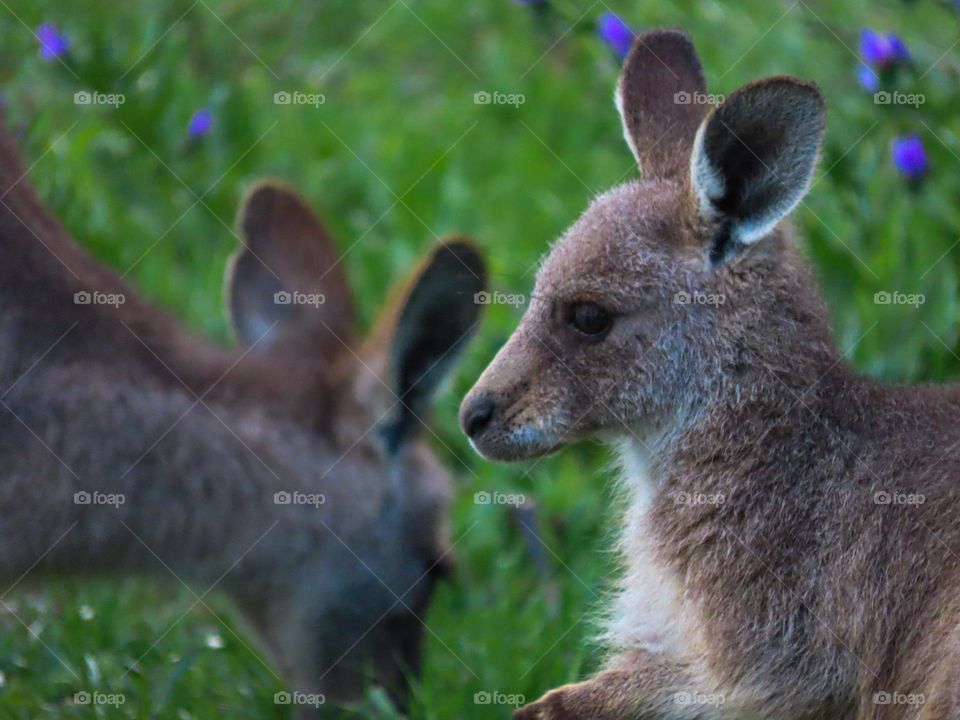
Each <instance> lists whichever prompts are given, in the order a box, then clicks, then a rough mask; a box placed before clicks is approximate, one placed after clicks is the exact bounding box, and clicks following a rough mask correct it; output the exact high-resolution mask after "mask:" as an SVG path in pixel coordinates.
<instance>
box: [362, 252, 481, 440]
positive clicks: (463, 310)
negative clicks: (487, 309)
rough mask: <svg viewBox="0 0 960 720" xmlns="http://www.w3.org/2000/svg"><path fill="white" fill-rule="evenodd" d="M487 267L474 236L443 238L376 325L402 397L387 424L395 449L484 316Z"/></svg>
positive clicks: (395, 390) (377, 338) (377, 337)
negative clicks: (389, 310) (482, 314)
mask: <svg viewBox="0 0 960 720" xmlns="http://www.w3.org/2000/svg"><path fill="white" fill-rule="evenodd" d="M486 287H487V274H486V267H485V264H484V261H483V258H482V257H481V255H480V253H479V252H478V250H477V249H476V247H475V246H474V245H473V243H471V242H470V241H468V240H466V239H464V238H451V239H447V240H444V241H443V242H441V243H439V244H438V245H437V246H436V247H435V248H434V249H433V251H432V252H431V253H430V255H429V256H428V257H427V258H426V259H425V260H424V261H423V263H422V264H421V265H420V267H419V268H418V269H417V270H416V271H415V272H414V273H413V274H412V276H411V277H410V279H409V280H408V281H407V283H406V284H405V286H404V289H403V290H402V293H401V297H400V300H399V302H398V303H396V304H395V305H393V307H394V308H395V310H394V312H393V313H392V314H391V315H390V316H389V317H387V318H385V319H384V320H383V321H382V322H381V323H380V326H379V327H378V328H377V330H375V331H374V336H375V341H374V344H375V345H377V346H384V347H385V349H386V364H387V372H388V375H389V377H390V384H391V386H392V387H391V389H392V390H393V393H394V394H395V395H396V397H397V399H399V403H398V404H397V407H396V408H395V413H394V414H393V416H392V417H390V418H389V422H388V423H387V425H386V428H385V436H386V440H387V445H388V447H389V448H390V449H391V451H393V450H396V449H397V448H399V447H400V445H401V444H402V443H403V442H404V441H405V440H407V439H408V438H409V437H411V436H412V435H413V433H414V432H415V431H416V430H417V429H418V428H419V427H420V426H421V420H420V418H421V417H422V415H423V413H424V412H426V410H427V409H428V407H429V405H430V401H431V400H432V398H433V395H434V392H435V391H436V389H437V386H438V385H439V384H440V382H441V381H442V380H443V379H444V378H445V377H446V375H447V373H448V372H449V371H450V369H451V368H452V367H453V365H454V362H455V361H456V359H457V357H458V355H459V353H460V351H461V350H462V349H463V348H464V347H465V346H466V344H467V341H468V340H469V339H470V336H471V335H472V334H473V332H474V331H475V330H476V328H477V325H478V324H479V322H480V315H481V311H482V308H483V303H482V302H480V301H479V300H478V297H477V296H478V294H481V293H483V292H484V291H485V290H486Z"/></svg>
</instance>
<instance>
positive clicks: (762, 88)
mask: <svg viewBox="0 0 960 720" xmlns="http://www.w3.org/2000/svg"><path fill="white" fill-rule="evenodd" d="M826 112H827V111H826V105H825V103H824V99H823V95H822V94H821V93H820V90H819V89H818V88H817V86H816V85H814V84H813V83H808V82H804V81H802V80H797V79H795V78H789V77H773V78H768V79H766V80H760V81H758V82H754V83H750V84H748V85H745V86H744V87H742V88H741V89H740V90H738V91H737V92H735V93H733V94H732V95H731V96H730V97H728V98H727V99H726V101H725V102H724V103H723V104H722V105H720V106H719V107H717V108H716V109H715V110H714V111H713V112H711V113H710V115H708V116H707V118H706V119H705V120H704V121H703V124H702V125H701V126H700V129H699V130H698V131H697V137H696V140H695V142H694V146H693V153H692V156H691V159H690V179H691V186H692V188H693V193H694V195H695V198H696V201H697V205H698V207H699V212H700V215H701V217H702V218H703V220H705V221H706V222H708V223H711V224H716V226H717V227H718V228H719V230H718V234H717V235H716V237H714V239H713V241H712V247H711V248H710V250H709V253H710V258H711V260H712V261H713V262H714V263H715V264H716V263H719V262H722V261H723V260H725V259H726V258H727V257H729V256H730V255H732V254H733V253H735V252H736V250H737V249H738V248H742V247H744V246H747V245H751V244H753V243H755V242H757V241H758V240H760V239H761V238H763V237H764V236H765V235H767V234H768V233H769V232H770V231H771V230H772V229H773V228H774V226H775V225H776V224H777V223H778V222H780V221H781V220H782V219H783V218H784V217H786V216H787V215H788V214H789V213H790V212H791V211H792V210H793V209H794V208H795V207H796V206H797V204H798V203H799V202H800V201H801V200H802V199H803V196H804V195H805V194H806V192H807V190H808V189H809V187H810V181H811V180H812V179H813V172H814V169H815V168H816V165H817V160H818V158H819V155H820V145H821V142H822V140H823V132H824V127H825V125H826Z"/></svg>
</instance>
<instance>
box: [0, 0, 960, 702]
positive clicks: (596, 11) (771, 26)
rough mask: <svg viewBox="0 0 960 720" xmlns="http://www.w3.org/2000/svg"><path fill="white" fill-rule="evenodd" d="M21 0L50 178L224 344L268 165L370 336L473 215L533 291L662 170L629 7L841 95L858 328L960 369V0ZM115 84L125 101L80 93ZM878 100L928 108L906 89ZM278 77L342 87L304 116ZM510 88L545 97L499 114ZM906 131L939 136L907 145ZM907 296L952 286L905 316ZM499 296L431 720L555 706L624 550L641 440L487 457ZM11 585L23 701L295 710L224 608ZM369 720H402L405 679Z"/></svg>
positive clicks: (109, 250) (19, 53)
mask: <svg viewBox="0 0 960 720" xmlns="http://www.w3.org/2000/svg"><path fill="white" fill-rule="evenodd" d="M2 5H3V7H0V28H2V32H3V34H2V37H3V43H2V46H0V78H2V85H0V92H2V100H3V103H4V105H5V106H6V108H7V116H8V122H10V124H11V125H12V126H13V127H14V129H15V131H16V132H17V134H18V136H19V137H20V139H21V145H22V147H23V148H24V149H25V151H26V154H27V157H28V158H29V160H28V164H32V163H35V165H33V167H32V169H31V173H30V174H31V178H32V180H33V182H34V183H35V184H36V186H37V188H38V189H39V192H40V195H41V196H42V198H43V199H44V200H45V201H46V202H47V204H48V205H49V206H50V207H51V208H52V209H53V210H54V211H55V212H56V213H57V215H58V216H59V217H60V218H62V220H63V222H64V223H65V224H66V226H67V227H68V228H69V229H70V231H71V232H72V233H73V235H74V236H75V237H76V238H77V239H78V240H79V241H80V242H81V243H82V244H83V245H84V246H85V247H87V248H88V249H89V250H90V252H92V253H94V254H95V255H96V256H97V257H99V258H101V259H102V260H103V261H104V262H106V263H108V264H110V265H111V266H113V267H115V268H117V269H118V270H119V271H120V272H125V273H128V274H127V277H128V279H129V280H130V281H131V282H132V283H134V284H135V285H136V286H137V287H138V288H139V289H140V291H142V293H143V294H145V295H146V296H148V297H149V298H151V299H153V300H155V301H156V302H157V303H160V304H162V305H165V306H168V307H170V308H172V309H173V310H175V311H176V312H177V313H179V315H180V316H182V317H183V319H184V320H185V322H187V323H188V324H190V325H191V326H194V327H195V328H197V330H198V331H199V332H201V333H203V334H204V335H206V336H208V337H210V338H213V339H215V340H216V341H220V342H229V333H228V329H227V324H226V321H225V318H224V314H223V311H222V307H223V298H222V289H221V283H222V276H223V269H224V263H225V261H226V258H227V256H228V255H229V254H230V253H231V252H232V251H233V250H234V249H235V248H236V246H237V239H236V238H235V236H234V235H233V232H232V228H233V218H234V214H235V212H236V208H237V205H238V202H239V199H240V197H241V195H242V192H243V190H244V188H245V187H247V186H248V185H249V184H250V183H251V182H253V181H255V180H256V179H258V178H260V177H262V176H275V177H279V178H282V179H285V180H287V181H288V182H290V183H291V184H293V185H295V186H296V187H298V188H299V189H300V190H301V191H302V192H303V193H304V195H305V196H306V197H307V198H309V200H310V201H311V203H312V204H313V206H314V207H315V208H316V210H317V211H318V212H319V213H320V214H321V216H322V217H323V218H324V219H325V220H326V222H327V224H328V226H329V228H330V230H331V231H332V232H333V234H334V236H335V237H336V238H337V240H338V242H339V245H340V248H341V250H342V251H343V252H344V253H346V255H345V260H344V262H345V266H346V268H347V270H348V273H349V275H350V278H351V280H352V282H353V285H354V288H355V289H356V293H357V296H358V298H359V300H360V310H361V315H362V321H363V323H364V326H367V325H368V324H369V323H370V322H371V320H372V319H373V318H374V317H375V315H376V313H377V312H378V307H379V305H380V303H381V301H382V300H383V298H384V296H385V288H386V287H387V285H389V284H390V283H392V282H394V281H395V280H397V279H398V278H399V277H400V276H402V274H403V273H404V272H405V271H406V270H407V269H409V268H410V267H411V266H412V265H413V264H414V262H415V260H416V259H417V257H418V256H420V255H421V254H422V253H423V252H424V251H425V250H426V249H427V247H428V246H429V245H430V244H431V243H433V242H434V241H435V238H436V237H437V236H442V235H443V234H445V233H448V232H454V231H458V232H466V233H469V234H471V235H473V236H474V237H475V238H477V240H478V242H479V243H480V244H481V245H482V246H483V247H484V248H485V250H486V252H487V254H488V256H489V259H490V263H491V264H492V267H493V270H494V273H495V274H494V278H495V285H496V289H497V290H499V291H502V292H506V293H518V294H522V295H528V294H529V292H530V289H531V287H532V282H533V274H534V270H535V267H536V264H537V262H538V259H539V258H540V257H541V256H542V254H543V253H544V252H545V251H546V250H547V249H548V247H549V244H550V242H551V241H552V239H553V238H555V237H556V236H557V235H558V234H559V233H560V232H562V231H563V229H564V228H565V227H566V226H567V225H568V224H569V223H570V222H571V221H572V220H573V219H574V218H575V217H576V216H577V215H578V213H579V212H580V211H581V210H582V209H583V208H584V207H585V206H586V204H587V203H588V202H589V200H590V199H591V197H592V196H594V195H595V194H597V193H598V192H601V191H602V190H604V189H605V188H607V187H609V186H611V185H612V184H614V183H617V182H619V181H621V180H623V179H626V178H630V177H633V176H634V175H635V174H636V169H635V165H634V162H633V159H632V157H631V156H630V154H629V152H628V150H627V148H626V147H625V145H624V143H623V140H622V137H621V133H620V128H619V122H618V119H617V117H616V113H615V111H614V108H613V103H612V92H613V87H614V84H615V80H616V76H617V71H618V66H619V62H620V60H619V57H618V40H617V38H618V32H619V31H620V30H622V27H620V26H619V23H618V21H617V20H614V19H613V17H612V14H616V15H617V16H618V17H619V18H620V21H622V23H624V24H625V25H627V26H629V27H632V28H634V29H637V30H640V29H644V28H647V27H651V26H682V27H685V28H686V29H687V30H688V31H690V33H691V34H692V35H693V37H694V39H695V42H696V44H697V46H698V48H699V51H700V53H701V56H702V58H703V60H704V64H705V67H706V73H707V77H708V80H709V82H710V86H711V92H714V93H728V92H730V91H732V90H733V89H735V88H737V87H738V86H739V85H741V84H742V83H744V82H746V81H748V80H751V79H754V78H757V77H760V76H764V75H770V74H780V73H783V74H793V75H798V76H801V77H804V78H807V79H811V80H815V81H816V82H817V83H819V84H820V86H821V87H822V88H823V90H824V92H825V93H826V96H827V98H828V102H829V105H830V118H829V123H828V131H827V137H826V145H825V149H824V155H823V161H822V163H821V167H820V173H821V175H819V176H818V179H817V181H816V183H815V186H814V188H813V191H812V192H811V194H810V196H809V197H808V199H807V200H806V201H805V203H804V205H803V206H802V207H801V208H800V209H799V210H798V211H797V213H796V223H797V225H798V227H799V228H800V230H801V231H802V237H803V238H804V243H805V246H806V248H807V250H808V253H809V255H810V257H811V258H812V260H813V261H814V264H815V267H816V270H817V273H818V276H819V277H820V279H821V281H822V286H823V289H824V292H825V294H826V296H827V299H828V302H829V305H830V308H831V310H832V313H833V318H834V321H835V324H836V329H837V339H838V344H839V345H840V347H841V348H842V349H843V350H844V351H847V355H848V357H849V358H850V360H851V362H852V363H854V364H855V365H856V366H858V367H859V368H861V369H862V370H864V371H866V372H868V373H870V374H872V375H874V376H877V377H881V378H884V379H887V380H891V381H899V380H910V381H916V380H941V379H945V378H950V377H952V376H954V375H955V374H956V371H957V369H958V367H960V359H958V357H957V354H956V350H957V347H956V346H957V343H958V334H957V328H958V323H957V315H958V312H957V278H958V272H960V268H958V261H960V249H958V248H957V247H956V245H957V244H958V243H960V206H958V203H957V201H956V199H957V197H958V189H960V187H958V186H960V172H958V168H960V137H958V132H960V120H958V118H960V113H958V110H960V95H958V93H957V92H956V90H957V86H958V82H960V77H958V53H957V46H958V39H960V26H958V21H960V11H958V9H957V7H955V3H953V2H937V1H936V0H916V1H914V2H903V1H901V0H876V1H874V0H864V1H863V2H849V1H847V2H840V1H839V0H829V1H827V0H803V1H799V2H790V1H789V0H787V1H782V0H778V1H776V2H774V1H772V0H736V1H734V0H728V1H727V0H673V1H667V2H657V3H645V2H639V1H635V0H598V1H597V2H590V1H588V0H552V2H550V3H549V4H546V3H541V2H516V1H512V0H486V1H485V2H481V3H452V2H450V1H449V0H396V1H395V2H391V1H390V0H381V1H379V2H373V1H369V0H352V1H350V2H346V1H345V0H342V1H340V2H333V1H326V2H293V1H292V0H272V1H270V2H263V1H262V0H261V1H259V2H254V1H253V0H168V1H167V2H163V3H156V2H150V1H149V0H128V1H127V2H124V3H103V2H99V1H97V0H69V1H68V0H59V1H57V2H53V1H52V0H5V1H4V2H3V3H2ZM601 29H602V33H601V32H598V30H601ZM865 29H867V30H872V31H874V32H875V33H877V34H876V35H872V34H870V33H869V32H864V31H865ZM888 33H894V35H888ZM38 35H39V38H38ZM885 43H886V44H885ZM885 53H886V54H885ZM865 60H866V61H868V63H869V68H870V70H871V71H873V72H875V73H876V75H873V74H872V73H871V72H865V70H864V61H865ZM83 91H87V92H93V91H97V92H100V93H105V94H117V93H121V94H123V95H124V96H125V102H124V103H123V104H122V105H119V106H108V105H92V104H91V105H78V104H76V102H75V99H74V96H75V93H77V92H83ZM874 91H880V92H891V93H894V92H899V93H903V94H905V95H909V94H914V95H917V94H919V95H921V96H922V98H923V99H922V102H920V101H915V102H913V104H912V105H907V104H899V103H896V102H893V103H886V104H884V103H882V102H878V101H877V100H876V98H875V96H874ZM277 92H290V93H293V92H302V93H308V94H309V93H319V94H322V95H323V96H324V102H323V103H322V104H317V105H316V106H311V105H293V104H290V105H278V104H275V103H274V94H275V93H277ZM484 92H486V93H504V94H520V95H522V96H523V102H522V104H519V103H517V104H514V105H504V104H493V103H491V104H478V103H477V102H476V100H475V94H476V93H484ZM914 136H916V138H914ZM902 138H909V139H910V140H909V143H912V146H911V147H910V148H909V149H906V150H903V149H902V150H903V151H902V152H899V154H896V157H894V155H895V153H893V150H894V147H895V146H894V143H895V142H896V141H897V139H902ZM884 292H886V293H895V292H899V293H904V294H917V293H919V294H922V295H923V296H924V299H925V301H924V302H923V303H922V304H919V305H907V304H883V303H878V302H877V300H876V294H877V293H884ZM489 310H490V312H489V313H488V317H487V320H486V322H485V325H484V328H483V330H482V332H481V334H480V335H479V338H478V340H477V342H476V343H475V344H474V345H473V347H472V348H471V350H470V352H469V355H468V357H467V359H466V361H465V362H464V363H463V365H462V367H461V369H460V371H459V372H458V374H457V377H456V378H455V380H454V381H453V382H452V383H451V386H450V387H449V389H448V391H447V392H445V393H444V394H443V396H442V397H441V398H440V400H439V402H438V407H437V410H436V428H437V433H438V436H439V438H440V440H439V441H438V442H437V443H436V444H437V448H438V450H439V451H440V452H441V453H442V455H443V457H444V458H445V460H446V463H447V465H448V466H449V467H450V468H451V470H452V471H453V472H454V473H455V475H456V478H457V503H456V511H455V515H454V536H455V538H458V543H457V546H456V550H457V554H458V557H459V571H458V574H457V577H456V579H455V580H454V581H452V582H450V583H447V584H446V585H445V586H444V587H443V589H442V590H441V591H440V593H439V596H438V598H437V601H436V603H435V604H434V606H433V608H432V610H431V612H430V614H429V617H428V618H427V624H428V625H429V627H430V629H431V631H432V632H431V633H430V634H429V635H428V649H427V657H426V663H425V668H424V675H423V678H422V679H421V680H420V681H418V682H417V683H416V684H415V691H414V692H415V697H414V701H413V705H412V708H411V713H410V715H411V717H415V718H450V717H470V718H474V717H475V718H502V717H508V716H509V712H510V708H508V707H504V706H502V705H499V706H498V705H491V704H477V703H476V702H475V697H474V695H475V693H477V692H488V693H494V692H500V693H504V694H519V695H525V696H526V698H527V699H528V700H532V699H533V698H534V697H535V696H537V695H538V694H540V693H541V692H543V691H545V690H547V689H549V688H550V687H553V686H556V685H558V684H560V683H563V682H566V681H569V680H572V679H575V678H577V677H580V676H582V675H583V674H585V673H587V672H589V671H590V670H591V669H592V668H594V667H596V665H597V663H598V662H599V660H600V656H599V653H598V650H597V648H596V645H595V644H594V643H593V642H592V640H591V638H592V634H593V628H594V625H595V621H596V619H597V618H598V617H599V614H600V611H601V608H602V606H603V597H604V594H605V592H607V591H608V590H609V586H610V582H611V581H610V578H611V577H612V576H613V574H614V566H615V562H614V560H613V557H612V555H611V548H612V544H613V543H612V538H611V535H612V533H611V528H612V526H613V525H614V520H613V519H614V518H615V516H616V513H617V511H616V509H615V508H616V501H615V497H614V493H613V492H612V483H611V481H610V478H611V476H612V475H613V473H612V472H611V471H610V467H609V466H610V456H609V454H608V453H607V451H605V450H603V449H602V448H599V447H594V446H587V447H577V448H574V449H571V450H569V451H567V452H564V453H563V454H561V455H560V456H559V457H556V458H551V459H548V460H544V461H542V462H536V463H529V464H527V465H525V466H515V467H502V466H494V465H491V464H488V463H485V462H483V461H481V460H479V459H478V458H477V457H476V456H475V455H473V454H472V453H471V451H470V450H469V448H468V446H467V445H466V443H465V442H464V439H463V438H462V436H461V434H460V433H459V431H458V429H457V424H456V410H457V405H458V401H459V398H461V397H462V396H463V394H464V393H465V392H466V390H467V389H468V388H469V386H470V385H471V383H472V380H473V379H475V378H476V377H477V375H478V374H479V373H480V371H481V370H482V368H483V367H484V365H485V364H486V362H487V361H488V360H489V359H490V358H491V357H492V356H493V354H494V353H495V351H496V349H497V348H498V347H499V346H500V345H501V344H502V342H503V341H504V340H505V339H506V338H507V336H508V335H509V333H510V331H511V329H512V328H513V327H514V326H515V324H516V322H517V320H518V318H519V315H520V312H521V311H522V308H514V307H510V306H491V307H490V308H489ZM484 491H487V492H492V491H501V492H521V493H524V494H525V495H526V496H527V497H528V498H531V499H533V500H534V501H535V502H536V504H537V507H538V513H539V518H538V522H539V527H538V530H539V532H540V537H541V538H542V543H538V542H537V541H533V542H532V543H528V542H525V540H524V535H523V533H521V532H520V531H519V530H518V525H517V523H516V519H515V518H514V517H513V516H512V514H511V513H510V512H509V510H508V509H507V508H505V507H502V506H494V505H484V504H477V503H475V502H474V495H475V493H477V492H484ZM158 572H159V574H160V575H161V576H162V575H163V571H162V569H160V568H158ZM4 602H5V603H6V605H7V607H6V608H4V609H0V624H2V627H3V628H4V632H3V633H2V634H0V717H22V718H28V717H29V718H35V717H101V716H104V717H105V716H107V714H110V715H111V716H122V717H131V718H133V717H136V718H148V717H150V718H152V717H163V718H166V717H171V718H206V717H213V716H214V715H215V714H222V715H226V716H228V717H249V718H262V717H285V716H286V708H284V707H277V706H276V705H274V703H273V693H274V692H276V691H277V690H279V689H280V687H279V684H278V682H277V681H276V679H275V677H274V676H273V675H272V674H271V673H270V672H269V671H268V670H267V669H266V668H265V667H264V666H263V665H262V664H261V663H260V662H259V661H258V660H257V658H256V656H255V655H254V653H253V652H252V651H251V650H250V649H248V648H246V647H245V646H244V645H243V644H241V643H240V642H238V641H237V640H236V639H235V637H234V636H233V634H231V632H228V631H226V630H225V629H224V628H223V627H222V625H221V624H220V621H219V620H218V618H217V617H214V616H213V615H211V614H210V613H208V612H201V611H199V610H198V609H197V608H194V609H193V610H192V611H190V612H189V613H187V614H186V615H185V616H184V613H185V612H186V611H187V610H188V609H189V608H190V606H191V605H192V604H193V603H192V599H191V596H190V595H189V594H188V593H186V591H181V590H179V589H178V588H177V584H176V583H175V582H174V583H172V584H162V583H160V584H157V585H154V584H151V583H144V582H141V581H127V582H125V583H123V585H122V586H121V587H120V589H119V591H118V589H117V586H115V585H109V586H100V585H97V584H89V583H75V582H66V581H64V582H62V583H57V584H56V585H55V586H54V587H53V588H52V589H48V590H45V591H43V592H38V591H33V592H29V593H25V594H24V593H19V594H15V595H13V596H10V597H8V598H6V599H5V600H4ZM221 617H227V618H229V612H228V611H226V612H225V613H221ZM28 627H29V629H28ZM237 631H238V632H240V633H241V635H242V630H241V629H237ZM158 638H159V639H158ZM141 656H142V657H141ZM137 658H141V659H140V660H139V662H138V663H137V664H136V666H135V668H134V670H133V671H131V672H127V673H125V671H126V669H127V668H128V666H129V665H130V664H131V663H133V662H134V661H135V660H137ZM60 659H62V660H63V661H65V662H67V663H69V664H70V666H71V667H73V668H75V669H76V670H77V671H78V672H79V673H80V674H81V675H82V676H83V677H84V683H85V685H86V686H87V687H98V688H101V689H102V690H103V691H104V692H122V693H124V694H125V696H126V698H127V701H126V703H125V704H124V705H123V706H122V707H120V708H119V709H117V710H114V709H112V708H105V707H99V708H98V707H93V706H81V705H76V704H74V703H73V702H72V698H73V693H74V692H76V691H77V690H78V689H80V687H78V683H77V681H76V680H75V678H74V677H73V676H72V675H71V674H70V673H68V672H67V671H66V670H65V669H64V668H63V666H62V664H61V663H60ZM481 699H482V698H481ZM363 714H364V715H365V716H367V717H385V718H386V717H392V716H393V714H392V711H391V710H389V707H388V705H387V703H386V702H385V700H384V699H383V697H382V696H381V695H379V694H378V693H377V692H376V691H375V690H371V693H370V696H369V698H368V700H367V701H366V704H365V706H364V709H363Z"/></svg>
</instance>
